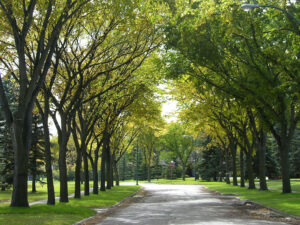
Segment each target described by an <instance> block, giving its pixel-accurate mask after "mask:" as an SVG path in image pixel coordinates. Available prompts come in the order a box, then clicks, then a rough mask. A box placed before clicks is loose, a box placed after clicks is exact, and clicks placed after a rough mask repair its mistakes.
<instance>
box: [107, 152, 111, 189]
mask: <svg viewBox="0 0 300 225" xmlns="http://www.w3.org/2000/svg"><path fill="white" fill-rule="evenodd" d="M111 179H112V177H111V155H110V151H109V147H108V146H106V189H111Z"/></svg>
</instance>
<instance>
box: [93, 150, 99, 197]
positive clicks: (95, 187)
mask: <svg viewBox="0 0 300 225" xmlns="http://www.w3.org/2000/svg"><path fill="white" fill-rule="evenodd" d="M98 161H99V160H98V152H97V154H96V153H95V159H94V163H93V164H92V167H93V194H95V195H97V194H98V193H99V191H98V182H99V181H98Z"/></svg>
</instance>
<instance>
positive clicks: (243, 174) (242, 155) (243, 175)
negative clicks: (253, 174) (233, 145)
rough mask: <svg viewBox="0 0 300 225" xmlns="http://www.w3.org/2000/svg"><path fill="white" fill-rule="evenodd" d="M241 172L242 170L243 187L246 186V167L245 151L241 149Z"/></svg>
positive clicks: (241, 184)
mask: <svg viewBox="0 0 300 225" xmlns="http://www.w3.org/2000/svg"><path fill="white" fill-rule="evenodd" d="M240 172H241V183H240V186H241V187H245V168H244V153H243V151H242V149H240Z"/></svg>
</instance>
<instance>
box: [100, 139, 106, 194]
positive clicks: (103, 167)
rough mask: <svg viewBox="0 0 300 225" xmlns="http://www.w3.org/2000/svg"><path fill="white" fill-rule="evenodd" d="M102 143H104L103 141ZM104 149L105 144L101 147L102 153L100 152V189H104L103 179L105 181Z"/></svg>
mask: <svg viewBox="0 0 300 225" xmlns="http://www.w3.org/2000/svg"><path fill="white" fill-rule="evenodd" d="M103 144H104V145H105V144H106V143H103ZM105 176H106V151H105V146H103V148H102V154H101V184H100V191H105V190H106V187H105V181H106V177H105Z"/></svg>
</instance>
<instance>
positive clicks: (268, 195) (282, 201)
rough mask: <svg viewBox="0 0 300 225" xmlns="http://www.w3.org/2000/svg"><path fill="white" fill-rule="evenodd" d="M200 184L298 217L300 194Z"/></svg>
mask: <svg viewBox="0 0 300 225" xmlns="http://www.w3.org/2000/svg"><path fill="white" fill-rule="evenodd" d="M201 184H203V185H205V186H206V187H207V188H209V189H211V190H215V191H218V192H220V193H222V194H237V195H238V197H239V198H241V199H245V200H252V201H254V202H257V203H260V204H262V205H265V206H268V207H271V208H274V209H277V210H280V211H282V212H285V213H288V214H291V215H294V216H300V193H289V194H282V193H281V192H280V191H260V190H257V189H255V190H249V189H248V188H241V187H238V186H232V185H230V184H226V183H222V182H201Z"/></svg>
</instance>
